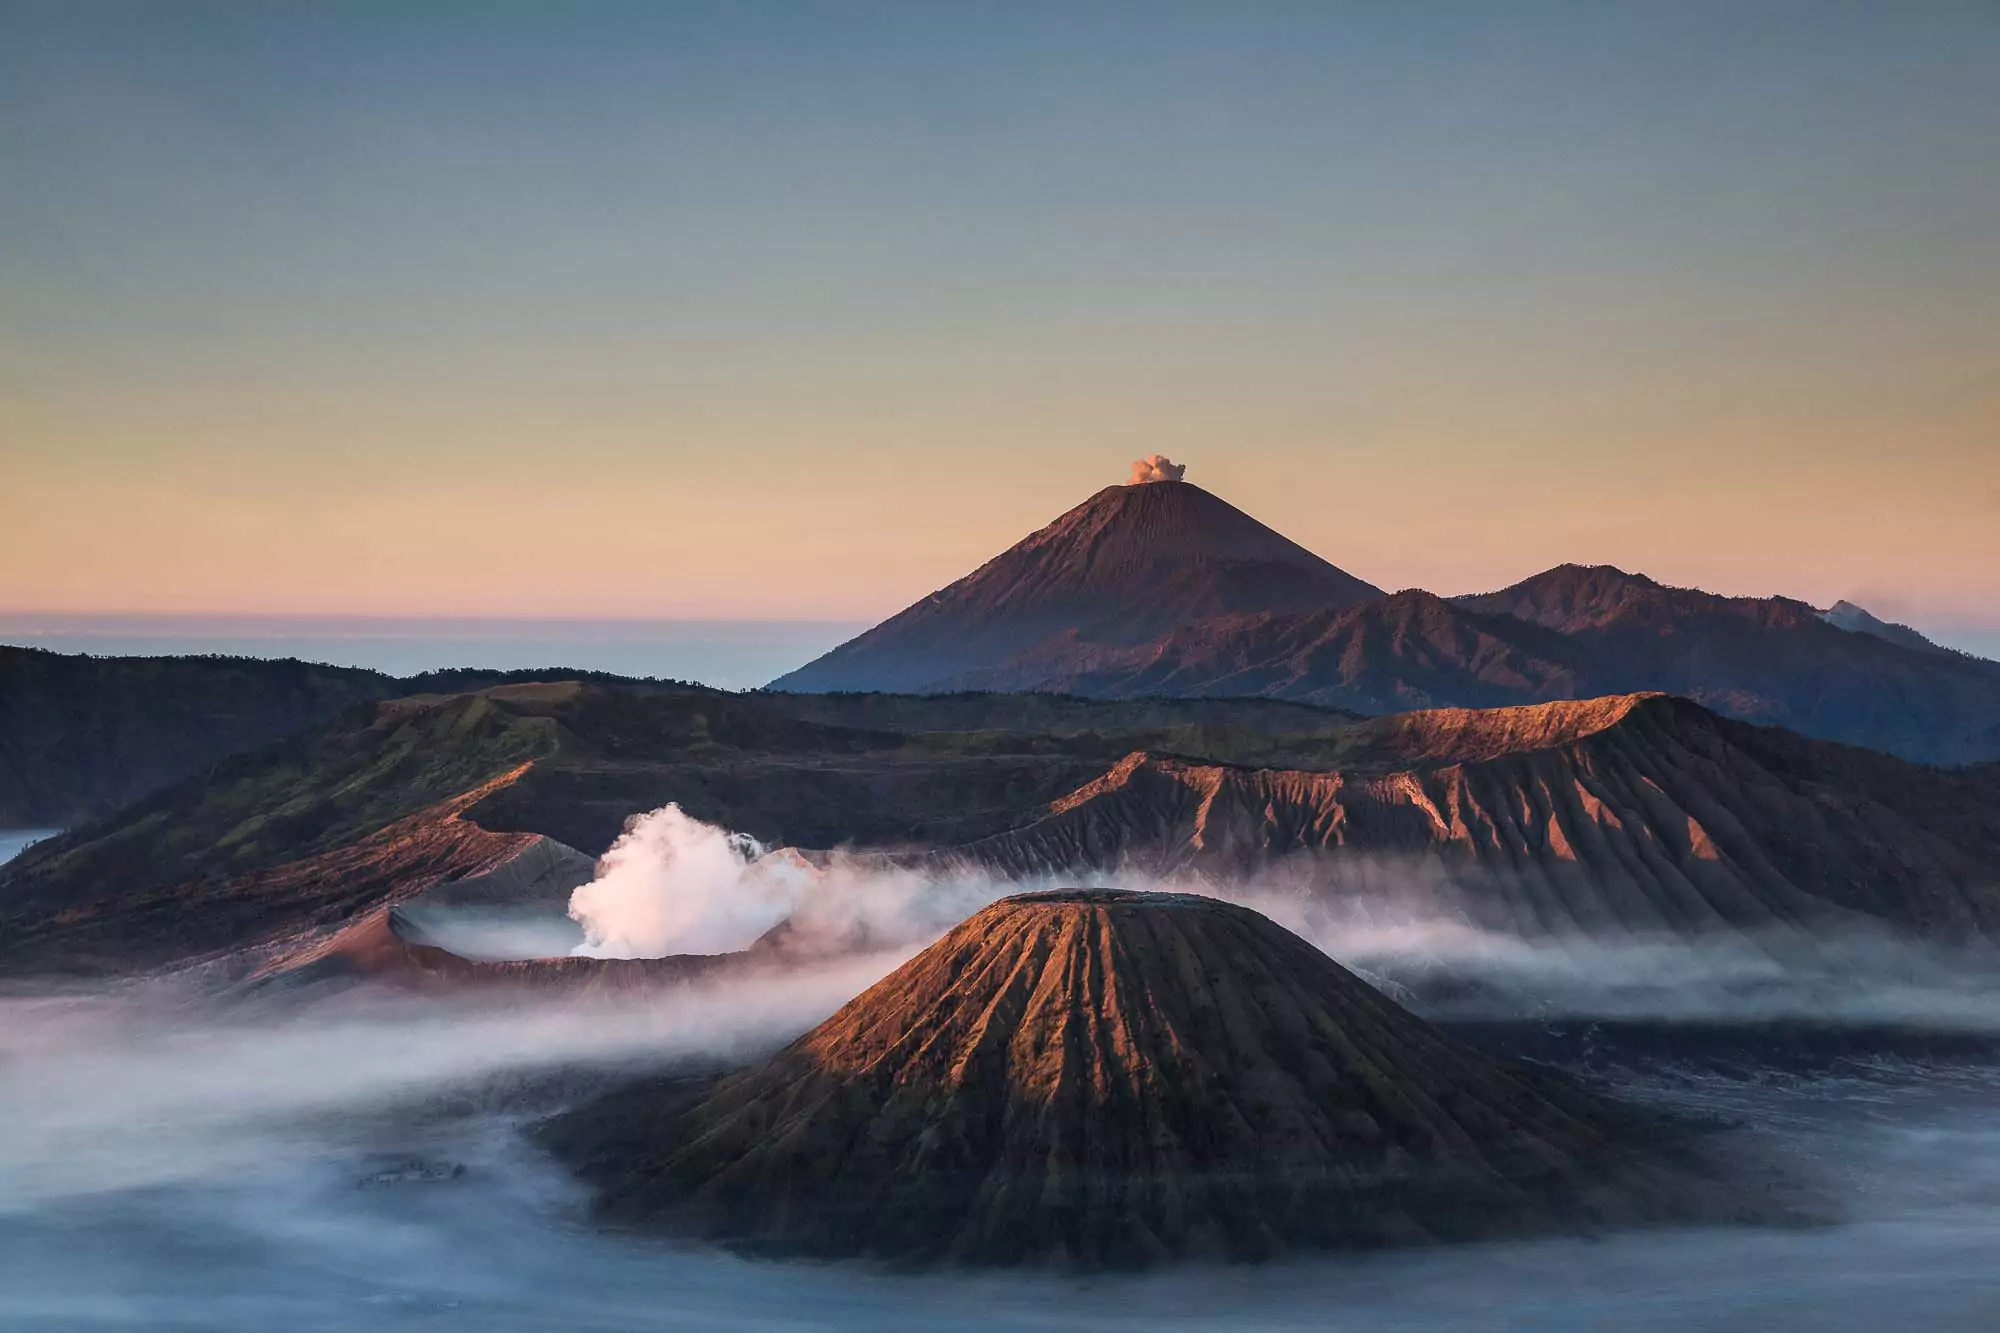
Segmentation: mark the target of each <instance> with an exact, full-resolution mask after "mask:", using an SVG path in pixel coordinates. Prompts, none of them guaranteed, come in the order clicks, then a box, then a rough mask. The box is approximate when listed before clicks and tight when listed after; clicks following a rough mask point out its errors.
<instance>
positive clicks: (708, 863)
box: [569, 805, 809, 958]
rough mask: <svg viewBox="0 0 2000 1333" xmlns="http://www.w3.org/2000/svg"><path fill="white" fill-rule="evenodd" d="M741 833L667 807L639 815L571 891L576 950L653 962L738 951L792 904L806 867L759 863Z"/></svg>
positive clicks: (757, 847)
mask: <svg viewBox="0 0 2000 1333" xmlns="http://www.w3.org/2000/svg"><path fill="white" fill-rule="evenodd" d="M764 852H765V848H764V847H763V845H762V844H760V843H759V842H758V841H757V840H756V839H755V838H752V837H750V836H749V835H748V834H745V833H731V832H729V831H728V830H726V829H720V828H717V827H715V826H714V825H713V824H704V823H702V822H701V821H700V820H698V819H693V818H691V817H689V816H688V815H686V814H684V813H683V812H682V811H681V808H680V806H678V805H666V806H662V807H661V808H660V809H658V810H655V811H653V812H652V813H650V814H645V815H641V816H639V817H638V818H636V819H634V820H633V821H632V822H631V823H630V824H629V825H627V826H626V829H625V832H624V834H623V835H622V836H621V837H620V838H619V839H618V841H617V842H615V843H613V844H612V846H611V850H610V851H608V852H606V853H605V854H604V857H603V859H602V860H600V861H599V862H598V863H597V877H596V878H595V879H593V880H591V881H590V883H588V884H585V885H582V886H581V887H579V888H578V889H577V890H576V892H575V893H573V894H571V895H570V900H569V914H570V916H571V917H572V918H574V919H575V921H576V923H577V924H578V925H580V926H582V927H583V943H582V944H581V945H579V946H577V950H576V952H577V953H578V954H580V955H583V956H585V957H591V958H660V957H663V956H665V955H667V954H676V953H728V952H731V951H733V950H736V949H743V948H747V947H748V946H749V945H751V944H752V943H754V942H755V941H756V939H757V937H758V936H759V935H761V934H763V933H764V932H765V931H767V930H769V929H770V928H771V927H773V926H775V925H777V924H778V923H779V922H780V921H783V920H784V919H785V918H786V917H788V916H790V915H791V914H792V911H793V909H794V908H795V907H797V905H798V902H799V897H800V893H801V890H802V887H803V882H804V881H805V880H806V879H808V878H809V873H808V872H807V871H806V870H805V869H803V868H802V867H800V866H799V865H797V864H796V863H794V862H791V861H788V860H782V859H781V860H774V861H769V862H767V861H764V860H762V859H761V858H762V857H763V856H764Z"/></svg>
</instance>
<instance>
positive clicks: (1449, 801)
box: [0, 682, 2000, 972]
mask: <svg viewBox="0 0 2000 1333" xmlns="http://www.w3.org/2000/svg"><path fill="white" fill-rule="evenodd" d="M788 702H789V701H787V700H782V699H771V698H766V697H758V696H734V695H725V694H708V693H690V692H681V693H659V692H631V691H625V690H620V689H606V688H603V687H599V686H590V685H583V684H579V683H574V682H572V683H567V684H541V685H517V686H503V687H497V688H494V689H490V690H484V691H480V692H477V693H473V694H467V695H455V696H422V697H414V698H409V699H398V700H389V701H385V702H382V703H380V704H375V705H365V706H363V707H361V708H358V709H356V710H354V711H353V712H351V713H349V714H347V715H344V716H343V717H342V718H341V719H339V720H337V721H336V722H334V723H332V724H329V725H328V726H326V727H323V728H321V729H319V730H318V731H316V732H313V733H309V734H307V735H305V736H301V737H298V738H294V739H293V740H289V741H284V742H280V743H278V744H276V745H273V746H269V747H266V748H265V749H263V750H260V751H256V752H253V753H251V754H248V755H242V756H237V757H235V758H232V759H229V760H225V761H222V762H220V763H218V764H216V765H215V766H213V768H212V769H211V771H210V772H209V773H207V774H205V775H203V776H201V777H198V778H194V779H189V780H187V781H184V782H182V783H181V784H179V785H177V786H175V787H173V788H170V789H169V790H167V791H165V792H162V793H159V794H158V795H156V796H153V797H150V798H148V799H147V800H145V801H143V802H140V803H139V804H137V805H135V806H132V807H130V808H128V809H126V810H124V811H121V812H120V813H119V814H117V815H115V816H113V817H110V818H107V819H104V820H101V821H98V822H97V823H94V824H90V825H86V826H83V827H80V828H77V829H74V830H71V831H70V832H69V833H67V834H65V835H63V836H62V837H60V838H56V839H52V840H50V841H48V842H45V843H41V844H38V845H36V846H34V847H31V848H29V849H28V850H27V851H26V852H24V853H23V854H22V855H21V856H20V858H19V859H18V860H16V861H14V862H12V863H10V864H8V865H7V866H4V867H0V967H5V968H7V969H8V970H12V971H16V972H18V971H22V970H31V969H32V970H48V969H58V970H76V969H81V970H88V971H106V970H109V971H121V970H130V969H133V968H142V967H152V966H159V965H165V964H172V963H178V962H187V961H192V960H198V959H203V958H210V957H216V956H220V955H222V954H225V953H228V952H230V951H235V950H243V949H256V948H267V947H271V946H274V945H279V944H282V945H283V947H284V949H285V950H286V951H287V952H295V951H296V950H297V949H298V948H301V947H305V946H306V945H308V944H310V941H311V939H313V938H317V937H318V936H319V935H320V934H322V933H324V932H328V931H332V930H337V929H340V928H342V927H344V926H345V925H347V924H350V923H351V922H352V920H353V919H354V918H355V917H357V916H358V915H359V914H361V913H364V912H368V911H374V910H376V909H379V908H382V907H388V906H396V905H398V904H402V903H406V902H408V901H409V900H410V899H411V898H412V897H413V896H414V895H416V894H419V893H422V892H424V891H426V890H428V889H430V888H431V887H432V886H434V885H436V884H439V883H441V882H450V881H460V880H468V879H469V881H470V882H469V884H468V887H466V888H465V889H464V890H463V891H462V893H460V895H459V896H460V897H463V898H465V899H467V900H468V901H467V902H466V903H465V905H469V906H479V905H480V904H481V903H482V902H487V901H489V900H490V901H491V902H492V903H493V905H507V904H508V903H511V902H512V900H513V899H514V898H515V897H516V896H517V893H516V889H515V888H510V887H509V886H508V882H507V877H505V876H486V877H484V878H481V876H482V875H483V872H485V871H487V870H490V869H491V868H492V867H493V866H494V865H496V864H499V863H500V862H501V861H502V860H505V859H508V858H512V857H515V856H518V855H520V854H521V853H522V852H523V851H524V850H525V849H527V848H530V847H532V846H533V844H534V839H535V838H536V836H537V835H539V836H542V837H547V838H551V839H554V840H555V841H556V842H558V843H561V844H565V845H566V846H568V847H571V848H575V849H577V850H578V852H579V853H580V854H581V855H582V856H585V857H595V856H596V855H598V854H599V853H601V852H602V851H603V850H604V849H605V848H606V847H608V846H609V845H610V843H611V842H612V840H613V839H615V838H616V837H617V835H618V834H619V832H620V831H621V829H622V828H623V827H624V825H625V823H626V821H627V820H628V819H630V818H631V817H632V816H633V815H636V814H640V813H643V812H645V811H648V810H652V809H655V808H657V807H659V806H662V805H665V804H667V803H668V802H675V803H678V804H679V805H680V806H681V807H682V809H683V810H685V811H686V812H687V813H688V814H689V815H691V816H693V817H694V818H696V819H700V820H703V821H706V822H708V823H711V824H716V825H720V826H722V827H724V828H727V829H732V830H737V831H742V832H746V833H749V834H751V835H752V836H754V837H755V838H757V839H758V840H760V841H762V842H764V843H766V844H767V845H771V846H786V845H789V846H792V847H798V848H833V847H842V846H844V847H846V848H848V849H850V854H851V855H853V856H854V857H857V858H859V859H860V860H861V862H863V863H864V864H865V862H866V861H867V859H868V858H870V857H880V858H883V859H885V860H887V861H888V862H890V863H892V864H895V865H897V866H903V867H918V868H924V869H929V870H945V871H951V872H953V873H957V872H960V871H963V870H966V869H968V868H971V869H975V870H977V871H979V872H981V873H983V874H991V875H997V876H1000V877H1002V878H1009V877H1016V876H1021V875H1034V876H1038V877H1039V876H1054V875H1064V876H1068V875H1072V874H1086V873H1088V874H1092V875H1093V876H1094V875H1096V874H1100V873H1101V874H1112V875H1115V874H1121V873H1128V872H1129V873H1138V874H1148V875H1150V874H1171V875H1183V874H1190V875H1203V876H1208V877H1210V878H1213V879H1216V880H1234V879H1240V878H1242V877H1244V876H1249V875H1255V876H1258V877H1259V878H1261V879H1263V880H1265V881H1266V882H1269V883H1284V884H1289V885H1291V886H1293V887H1294V888H1295V889H1296V891H1297V892H1298V893H1299V894H1300V895H1302V896H1303V897H1304V898H1305V899H1307V900H1308V902H1309V903H1310V902H1321V903H1336V902H1340V903H1345V902H1349V901H1354V900H1366V899H1371V898H1377V897H1380V898H1387V899H1390V900H1392V901H1393V902H1395V903H1397V904H1400V905H1403V906H1410V905H1415V906H1418V907H1423V908H1434V909H1438V910H1442V911H1445V912H1448V913H1452V914H1462V915H1464V916H1467V917H1470V918H1472V919H1473V920H1476V921H1479V922H1481V923H1483V924H1490V925H1493V926H1497V927H1501V928H1506V929H1511V930H1517V931H1520V932H1522V933H1525V934H1564V933H1571V932H1581V933H1585V934H1593V935H1609V936H1623V935H1630V934H1646V935H1651V934H1661V933H1665V934H1677V935H1698V934H1702V933H1706V932H1712V931H1744V930H1763V929H1784V930H1808V931H1809V930H1818V929H1820V928H1822V927H1827V926H1831V927H1835V928H1838V927H1842V926H1845V925H1852V924H1868V925H1871V926H1887V927H1891V928H1894V929H1896V930H1900V931H1909V932H1915V933H1920V934H1925V935H1929V936H1932V937H1937V938H1943V939H1958V940H1963V939H1967V938H1976V937H1991V936H1992V935H1993V934H1994V932H1995V930H1996V928H2000V906H1996V892H2000V768H1994V767H1991V766H1988V767H1985V768H1981V769H1977V770H1968V771H1965V772H1954V771H1945V770H1936V769H1928V768H1924V767H1921V766H1918V765H1912V764H1909V763H1906V762H1903V761H1901V760H1897V759H1894V758H1891V757H1889V756H1886V755H1881V754H1876V753H1873V752H1870V751H1866V750H1861V749H1856V748H1853V747H1847V746H1838V745H1831V744H1827V743H1824V742H1818V741H1811V740H1807V739H1805V738H1803V737H1798V736H1794V735H1791V734H1788V733H1785V732H1783V731H1779V730H1776V729H1771V728H1761V727H1753V726H1748V725H1745V724H1741V723H1736V722H1732V721H1729V720H1727V719H1723V718H1719V717H1716V716H1715V715H1713V714H1711V713H1709V712H1708V711H1707V710H1705V709H1703V708H1701V707H1699V706H1698V705H1695V704H1692V703H1689V702H1687V701H1685V700H1677V699H1672V698H1664V697H1658V696H1628V697H1616V698H1607V699H1598V700H1586V701H1577V702H1557V703H1550V704H1545V705H1536V706H1529V707H1522V708H1512V709H1495V710H1467V709H1443V710H1429V711H1421V712H1415V713H1407V714H1396V715H1392V716H1388V717H1379V718H1369V719H1362V720H1354V719H1345V718H1341V717H1340V716H1339V715H1335V714H1326V713H1320V712H1316V711H1314V710H1310V709H1304V708H1298V707H1296V706H1284V707H1287V708H1290V709H1291V713H1292V715H1293V716H1292V718H1291V720H1292V721H1293V722H1295V723H1297V724H1298V725H1300V726H1301V727H1303V728H1305V729H1303V730H1300V731H1297V732H1291V733H1277V732H1266V731H1259V730H1254V729H1244V728H1242V727H1240V726H1238V725H1237V724H1236V723H1235V722H1234V721H1233V720H1231V719H1230V718H1229V715H1228V710H1225V711H1224V713H1223V714H1222V715H1221V716H1222V719H1223V720H1220V721H1217V720H1212V719H1211V716H1210V714H1209V713H1208V712H1207V711H1206V709H1207V706H1206V705H1199V706H1195V707H1192V708H1191V709H1190V710H1189V711H1188V712H1186V713H1181V712H1179V711H1178V710H1177V708H1175V707H1170V706H1168V705H1167V704H1166V703H1165V702H1164V701H1147V706H1146V708H1145V709H1143V710H1140V711H1139V713H1138V714H1136V715H1135V713H1134V711H1133V709H1132V707H1131V706H1130V705H1129V704H1127V703H1122V702H1121V703H1117V704H1113V705H1094V704H1091V703H1090V702H1088V701H1082V700H1069V701H1056V703H1055V706H1056V707H1057V708H1058V709H1059V711H1060V713H1061V715H1062V717H1063V718H1066V719H1067V721H1065V722H1063V724H1062V729H1061V730H1055V731H1045V732H1037V731H1029V730H1021V731H1010V730H986V731H982V730H971V731H953V730H945V731H921V730H918V731H893V730H881V729H869V728H859V727H847V726H839V725H830V724H826V723H820V722H815V721H811V720H808V719H804V718H800V717H795V716H792V715H790V714H789V713H787V712H786V711H785V710H784V707H783V705H785V704H787V703H788ZM904 702H906V703H908V704H909V708H908V709H907V711H906V712H904V711H903V710H902V709H901V708H900V706H899V704H898V702H897V701H896V700H894V699H892V698H889V697H876V698H875V699H873V700H872V701H871V702H869V704H868V709H869V710H870V711H871V713H872V715H874V716H876V717H877V718H878V719H883V720H888V719H893V718H895V717H897V715H898V714H899V713H902V721H904V722H905V723H906V724H914V723H921V722H925V721H941V720H942V721H962V720H964V718H963V717H962V715H961V714H960V713H959V711H958V710H959V708H960V707H961V705H960V704H956V703H953V702H951V701H949V700H946V701H942V703H941V704H940V701H935V700H923V699H913V700H906V701H904ZM1030 702H1031V703H1032V704H1033V705H1034V708H1032V709H1030V710H1029V711H1028V712H1027V713H1024V714H1023V715H1022V717H1021V718H1019V719H1016V720H1021V721H1026V720H1028V719H1029V718H1030V717H1032V716H1034V715H1035V709H1039V708H1041V707H1043V706H1044V705H1049V704H1050V703H1051V701H1049V700H1046V699H1037V700H1033V701H1030ZM940 706H941V707H942V708H943V712H942V713H941V714H940V713H937V712H935V711H934V709H936V708H938V707H940ZM976 706H977V707H978V708H980V709H990V708H993V707H996V706H999V705H996V704H994V703H993V702H992V701H980V702H978V703H977V705H976ZM1099 707H1102V708H1103V711H1104V717H1103V718H1102V719H1101V720H1103V721H1104V722H1106V723H1107V724H1117V723H1132V724H1134V725H1131V726H1127V727H1122V728H1121V727H1119V726H1117V725H1107V726H1106V727H1105V728H1104V729H1102V730H1099V729H1095V728H1090V727H1085V726H1082V725H1081V721H1082V720H1083V719H1084V718H1087V717H1088V716H1089V715H1090V713H1091V711H1092V710H1093V709H1095V708H1099ZM1183 718H1188V719H1193V720H1187V721H1183V720H1181V719H1183ZM551 855H554V853H553V851H552V852H551ZM557 859H561V858H557ZM563 873H564V874H573V873H575V872H574V869H573V868H572V869H570V870H565V871H564V872H563ZM538 882H539V881H538ZM567 887H569V885H567V884H555V883H554V881H553V880H551V881H550V883H549V884H546V885H543V887H542V889H540V890H537V891H538V892H544V893H545V894H546V897H547V901H548V902H549V904H550V910H554V904H555V902H556V900H557V899H559V898H560V897H561V896H562V894H563V892H564V891H565V890H566V888H567ZM503 899H504V900H507V903H503V902H502V900H503Z"/></svg>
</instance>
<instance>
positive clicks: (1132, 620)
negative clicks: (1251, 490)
mask: <svg viewBox="0 0 2000 1333" xmlns="http://www.w3.org/2000/svg"><path fill="white" fill-rule="evenodd" d="M1380 595H1381V590H1380V589H1378V588H1376V587H1374V586H1372V585H1370V584H1367V583H1364V582H1362V581H1361V580H1360V579H1357V578H1355V577H1354V576H1353V575H1351V574H1348V573H1346V572H1345V571H1343V570H1340V569H1337V568H1335V567H1334V566H1333V565H1330V564H1328V563H1327V562H1326V561H1324V560H1322V559H1320V558H1319V557H1318V556H1316V555H1314V554H1313V553H1312V552H1310V551H1308V550H1306V549H1305V548H1304V547H1302V546H1300V545H1298V544H1297V543H1296V542H1293V541H1291V540H1289V539H1287V538H1285V537H1282V536H1280V535H1279V534H1278V533H1276V532H1273V531H1272V530H1271V529H1270V528H1267V527H1265V526H1264V525H1263V524H1262V523H1259V522H1258V521H1257V520H1256V519H1254V518H1251V517H1250V516H1249V515H1248V514H1246V513H1244V512H1243V511H1242V510H1240V509H1238V508H1236V507H1235V506H1234V505H1232V504H1230V503H1228V502H1227V501H1225V500H1222V499H1219V498H1217V497H1216V496H1214V495H1211V494H1210V493H1209V492H1207V491H1205V490H1203V489H1202V488H1201V487H1199V486H1196V485H1194V484H1193V483H1191V482H1185V481H1156V482H1145V483H1139V484H1136V485H1129V486H1108V487H1106V488H1105V489H1104V490H1101V491H1099V492H1098V493H1097V494H1095V495H1093V496H1091V497H1090V498H1089V499H1088V500H1086V501H1084V502H1083V503H1082V504H1080V505H1078V506H1077V507H1076V508H1074V509H1072V510H1070V511H1069V512H1068V513H1066V514H1064V515H1063V516H1062V517H1061V518H1058V519H1057V520H1056V521H1055V522H1053V523H1051V524H1049V525H1048V526H1047V527H1045V528H1043V529H1042V530H1041V531H1039V532H1036V533H1034V534H1032V535H1031V536H1029V537H1027V538H1026V539H1025V540H1023V541H1021V542H1019V543H1017V544H1016V545H1014V546H1012V547H1010V548H1009V549H1008V550H1006V551H1003V552H1002V553H1001V554H999V555H997V556H995V557H994V558H993V559H991V560H989V561H987V562H986V563H985V564H983V565H981V566H980V567H979V568H978V569H976V570H974V571H973V572H972V573H970V574H968V575H966V576H965V577H964V578H962V579H960V580H959V581H958V582H956V583H954V584H952V585H951V586H950V587H948V588H944V589H942V590H941V591H938V592H934V593H932V594H931V595H930V596H928V597H926V598H924V599H923V600H922V601H920V602H918V603H917V604H916V605H914V606H911V607H908V608H906V609H905V610H903V611H902V612H900V613H898V614H897V615H895V616H893V617H891V618H890V619H888V620H885V621H883V622H882V623H881V624H880V625H877V626H876V627H875V628H873V629H871V630H869V631H868V632H867V633H865V634H863V635H861V636H860V637H858V638H855V639H852V640H850V641H848V642H847V643H844V644H842V645H840V646H839V647H838V648H835V649H834V650H833V651H832V652H830V653H827V654H826V655H825V656H824V657H821V658H819V659H818V660H817V661H814V662H810V663H808V664H806V665H805V666H803V667H801V668H799V669H798V670H797V671H794V672H792V673H790V674H789V675H786V676H781V677H780V678H778V679H777V680H775V681H773V682H771V688H773V689H779V690H792V691H799V692H825V691H830V690H893V691H907V692H913V693H923V692H932V693H935V692H942V691H948V690H955V689H1033V688H1035V687H1037V686H1038V685H1039V684H1041V683H1042V682H1043V680H1044V679H1045V678H1049V677H1051V676H1053V675H1067V674H1072V673H1073V672H1074V671H1075V670H1076V669H1077V666H1076V664H1077V663H1078V662H1079V661H1083V660H1087V659H1088V657H1089V655H1090V654H1091V653H1092V652H1093V651H1096V650H1098V649H1101V648H1107V647H1128V646H1130V645H1133V644H1139V643H1145V642H1148V641H1150V640H1152V639H1156V638H1158V637H1159V636H1160V635H1162V634H1164V633H1166V632H1167V631H1168V630H1170V629H1172V628H1174V627H1175V626H1177V625H1181V624H1186V623H1188V622H1192V621H1196V620H1202V619H1206V618H1211V617H1215V616H1227V615H1237V614H1244V613H1251V612H1264V611H1299V610H1317V609H1322V608H1326V607H1341V606H1351V605H1355V604H1357V603H1360V602H1364V601H1367V600H1368V599H1370V598H1373V597H1379V596H1380Z"/></svg>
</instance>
